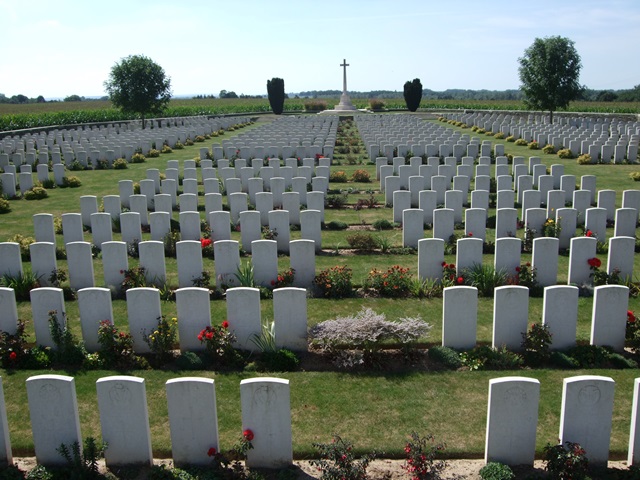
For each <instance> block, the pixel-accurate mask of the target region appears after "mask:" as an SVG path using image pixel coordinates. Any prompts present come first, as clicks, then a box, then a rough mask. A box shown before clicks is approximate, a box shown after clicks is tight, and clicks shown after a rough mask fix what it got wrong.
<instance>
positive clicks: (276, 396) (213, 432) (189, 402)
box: [0, 375, 293, 468]
mask: <svg viewBox="0 0 640 480" xmlns="http://www.w3.org/2000/svg"><path fill="white" fill-rule="evenodd" d="M26 389H27V398H28V403H29V414H30V417H31V432H32V435H33V445H34V449H35V454H36V460H37V462H38V464H41V465H45V466H62V465H63V464H64V462H66V460H65V459H64V458H63V457H62V456H61V455H60V453H59V448H60V445H61V444H64V445H66V446H70V445H72V444H73V443H76V442H77V443H78V444H80V445H82V441H83V440H82V438H83V437H82V434H81V428H80V418H79V415H78V400H77V396H76V386H75V380H74V378H73V377H69V376H65V375H37V376H33V377H29V378H28V379H27V380H26ZM165 389H166V395H167V406H168V417H169V429H170V437H171V451H172V458H173V461H174V463H175V465H176V466H178V467H186V466H190V465H192V466H203V467H204V466H207V465H209V464H210V462H211V456H210V455H209V452H210V451H211V449H212V448H213V449H215V451H218V452H219V451H220V444H219V437H218V414H217V407H216V393H215V380H213V379H209V378H200V377H181V378H174V379H170V380H168V381H167V382H166V385H165ZM96 391H97V402H98V412H99V417H100V426H101V433H102V440H103V441H104V442H106V443H108V445H109V448H107V449H106V450H105V462H106V465H107V467H109V468H114V467H120V466H127V465H149V466H150V465H153V452H152V449H151V431H150V428H149V412H148V407H147V398H146V386H145V381H144V379H143V378H140V377H132V376H125V375H121V376H111V377H102V378H99V379H98V380H97V381H96ZM240 404H241V410H242V426H243V430H250V431H251V432H252V433H253V439H252V440H251V443H252V445H253V448H252V449H250V450H249V451H248V452H247V460H246V464H247V466H248V467H251V468H286V467H288V466H290V465H291V464H292V462H293V450H292V437H291V407H290V393H289V381H288V380H285V379H280V378H269V377H263V378H249V379H246V380H242V381H241V382H240ZM0 422H1V423H2V427H3V429H2V431H0V444H1V445H0V460H1V461H2V463H4V464H12V463H13V455H12V451H11V441H10V438H9V435H8V425H7V416H6V408H5V403H4V394H3V391H2V383H1V382H0Z"/></svg>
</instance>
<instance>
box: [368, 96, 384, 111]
mask: <svg viewBox="0 0 640 480" xmlns="http://www.w3.org/2000/svg"><path fill="white" fill-rule="evenodd" d="M384 107H385V103H384V102H383V101H382V100H378V99H377V98H372V99H371V100H369V108H370V109H371V110H373V111H374V112H375V111H377V110H383V109H384Z"/></svg>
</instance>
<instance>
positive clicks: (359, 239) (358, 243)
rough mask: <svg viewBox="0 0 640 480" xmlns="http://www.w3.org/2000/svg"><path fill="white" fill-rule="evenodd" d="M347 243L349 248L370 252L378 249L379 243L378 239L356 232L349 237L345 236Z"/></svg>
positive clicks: (369, 234)
mask: <svg viewBox="0 0 640 480" xmlns="http://www.w3.org/2000/svg"><path fill="white" fill-rule="evenodd" d="M346 240H347V243H348V244H349V246H350V247H351V248H353V249H356V250H362V251H365V252H370V251H372V250H375V249H376V248H379V247H380V241H379V239H378V237H376V236H374V235H372V234H371V233H366V232H357V233H353V234H351V235H347V239H346Z"/></svg>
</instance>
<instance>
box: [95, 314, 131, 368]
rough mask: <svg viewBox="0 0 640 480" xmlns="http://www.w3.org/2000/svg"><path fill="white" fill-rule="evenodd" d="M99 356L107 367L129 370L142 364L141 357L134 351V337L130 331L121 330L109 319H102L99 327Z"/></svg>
mask: <svg viewBox="0 0 640 480" xmlns="http://www.w3.org/2000/svg"><path fill="white" fill-rule="evenodd" d="M98 343H99V344H100V350H99V351H98V357H99V358H100V360H101V361H102V364H103V365H104V367H105V368H114V369H116V370H127V369H131V368H135V367H137V366H138V365H139V364H140V359H139V357H138V356H137V355H136V354H135V353H134V351H133V337H132V336H131V334H130V333H125V332H120V331H119V330H118V327H116V326H115V325H114V324H113V323H111V322H110V321H109V320H102V321H101V322H100V326H99V327H98Z"/></svg>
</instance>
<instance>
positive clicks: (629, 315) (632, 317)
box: [12, 310, 636, 354]
mask: <svg viewBox="0 0 640 480" xmlns="http://www.w3.org/2000/svg"><path fill="white" fill-rule="evenodd" d="M635 321H636V316H635V315H634V314H633V312H632V311H631V310H627V322H629V323H635ZM12 354H13V352H12Z"/></svg>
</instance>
